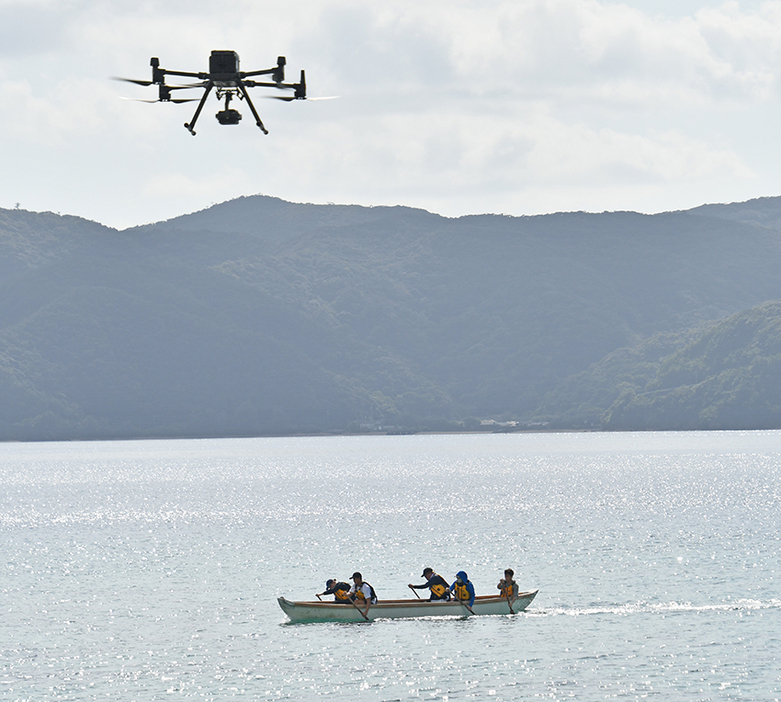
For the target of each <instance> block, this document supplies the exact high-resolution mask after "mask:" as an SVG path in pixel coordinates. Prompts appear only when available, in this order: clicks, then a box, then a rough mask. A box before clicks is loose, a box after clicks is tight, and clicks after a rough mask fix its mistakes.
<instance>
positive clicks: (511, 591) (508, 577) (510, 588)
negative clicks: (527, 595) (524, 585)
mask: <svg viewBox="0 0 781 702" xmlns="http://www.w3.org/2000/svg"><path fill="white" fill-rule="evenodd" d="M514 576H515V572H514V571H513V569H512V568H508V569H507V570H505V571H504V578H503V579H502V580H500V581H499V584H498V585H497V586H496V589H497V590H499V592H500V593H501V595H502V597H504V599H506V600H507V601H508V602H509V603H510V604H512V603H513V602H515V600H517V599H518V583H516V582H515V580H513V577H514Z"/></svg>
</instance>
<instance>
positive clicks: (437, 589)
mask: <svg viewBox="0 0 781 702" xmlns="http://www.w3.org/2000/svg"><path fill="white" fill-rule="evenodd" d="M431 592H432V593H433V594H434V595H436V596H437V597H442V596H443V595H444V594H445V593H446V592H447V588H446V587H445V586H444V585H441V584H437V585H432V586H431Z"/></svg>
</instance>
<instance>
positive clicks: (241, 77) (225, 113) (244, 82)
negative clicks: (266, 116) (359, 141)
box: [119, 51, 306, 136]
mask: <svg viewBox="0 0 781 702" xmlns="http://www.w3.org/2000/svg"><path fill="white" fill-rule="evenodd" d="M149 63H150V65H151V66H152V80H151V81H146V80H133V79H131V78H120V79H119V80H124V81H128V82H130V83H136V84H137V85H157V86H158V91H159V92H158V99H157V100H145V101H144V102H176V103H180V102H196V101H197V102H198V107H197V108H196V109H195V114H194V115H193V118H192V119H191V120H190V121H189V122H185V124H184V126H185V128H186V129H187V131H189V132H190V134H192V135H193V136H195V123H196V122H197V121H198V117H199V115H200V114H201V110H202V109H203V106H204V104H205V103H206V98H208V97H209V93H211V91H212V90H214V91H215V93H216V95H217V99H218V100H222V99H224V100H225V104H224V107H223V109H222V110H220V111H219V112H218V113H217V114H216V115H215V116H216V117H217V121H218V122H219V123H220V124H238V123H239V121H240V120H241V113H239V112H238V111H237V110H234V109H232V108H231V107H230V102H231V100H232V99H233V98H234V97H238V99H239V100H246V101H247V106H248V107H249V109H250V111H251V112H252V116H253V117H254V118H255V124H256V125H257V126H258V127H259V128H260V130H261V131H262V132H263V133H264V134H268V130H267V129H266V128H265V127H264V126H263V122H262V121H261V119H260V117H259V115H258V113H257V110H255V106H254V105H253V104H252V100H250V96H249V93H248V92H247V88H258V87H260V88H275V89H278V90H292V91H293V94H292V95H285V96H281V95H272V96H267V97H275V98H276V99H278V100H285V101H291V100H306V78H305V76H304V71H303V70H302V71H301V78H300V80H299V82H298V83H285V82H284V80H285V64H286V61H285V57H284V56H280V57H278V58H277V65H276V66H275V67H274V68H267V69H264V70H261V71H249V72H246V73H242V72H241V71H240V70H239V55H238V54H237V53H236V52H235V51H212V52H211V56H209V72H208V73H191V72H188V71H169V70H168V69H165V68H160V60H159V59H158V58H156V57H153V58H152V59H151V60H150V62H149ZM166 76H181V77H184V78H196V79H197V80H198V81H199V82H198V83H190V84H189V85H167V84H166V82H165V77H166ZM255 76H271V81H266V82H263V81H260V82H259V81H256V80H252V78H253V77H255ZM195 88H203V90H204V92H203V95H202V96H201V97H200V98H172V97H171V91H173V90H192V89H195Z"/></svg>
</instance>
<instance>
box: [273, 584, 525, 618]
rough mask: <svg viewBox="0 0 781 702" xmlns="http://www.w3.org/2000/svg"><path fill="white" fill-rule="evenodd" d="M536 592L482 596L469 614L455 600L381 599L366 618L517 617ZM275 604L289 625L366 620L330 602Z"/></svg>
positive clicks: (352, 609) (350, 608)
mask: <svg viewBox="0 0 781 702" xmlns="http://www.w3.org/2000/svg"><path fill="white" fill-rule="evenodd" d="M537 592H538V591H537V590H534V591H532V592H522V593H520V595H519V596H518V599H517V600H515V601H514V602H513V603H512V610H511V608H510V605H509V604H508V602H507V600H506V599H504V598H502V597H495V596H492V595H484V596H482V597H477V598H475V603H474V604H473V605H472V612H470V611H469V610H468V609H467V608H466V606H465V605H463V604H461V603H460V602H458V601H455V600H452V601H450V602H429V601H428V600H380V602H378V603H377V604H375V605H372V606H371V607H370V608H369V613H368V619H369V621H374V620H375V619H409V618H412V617H471V616H472V614H473V613H474V614H476V615H482V614H516V613H517V612H522V611H523V610H524V609H526V608H527V607H528V606H529V604H530V603H531V601H532V600H533V599H534V597H535V596H536V595H537ZM277 601H278V602H279V606H280V607H281V608H282V610H283V611H284V612H285V614H287V616H288V618H289V619H290V621H291V622H362V621H366V620H365V619H364V618H363V615H362V614H361V612H360V611H358V609H357V608H356V607H354V606H353V605H350V604H346V605H345V604H335V603H333V602H292V601H291V600H286V599H285V598H284V597H278V598H277Z"/></svg>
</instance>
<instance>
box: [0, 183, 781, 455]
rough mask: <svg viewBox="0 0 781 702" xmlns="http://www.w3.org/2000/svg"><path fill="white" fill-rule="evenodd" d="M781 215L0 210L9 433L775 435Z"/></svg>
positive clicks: (745, 207) (286, 207)
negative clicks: (131, 216) (141, 220)
mask: <svg viewBox="0 0 781 702" xmlns="http://www.w3.org/2000/svg"><path fill="white" fill-rule="evenodd" d="M779 264H781V198H762V199H759V200H754V201H750V202H747V203H739V204H732V205H707V206H703V207H699V208H696V209H694V210H691V211H688V212H671V213H665V214H659V215H641V214H636V213H628V212H616V213H603V214H586V213H560V214H553V215H545V216H536V217H508V216H498V215H477V216H469V217H461V218H457V219H448V218H444V217H440V216H438V215H434V214H430V213H428V212H425V211H422V210H416V209H410V208H405V207H374V208H367V207H358V206H342V205H309V204H293V203H289V202H284V201H282V200H278V199H275V198H270V197H264V196H254V197H245V198H239V199H237V200H233V201H230V202H226V203H222V204H220V205H216V206H214V207H211V208H209V209H207V210H203V211H201V212H196V213H194V214H190V215H186V216H183V217H178V218H176V219H172V220H169V221H166V222H161V223H158V224H154V225H149V226H145V227H139V228H134V229H129V230H125V231H116V230H113V229H110V228H107V227H103V226H101V225H100V224H97V223H94V222H88V221H86V220H82V219H79V218H77V217H61V216H58V215H54V214H51V213H34V212H27V211H23V210H0V400H1V402H0V438H2V439H5V440H11V439H14V440H30V439H56V438H102V437H103V438H109V437H112V438H113V437H136V436H235V435H262V434H276V433H297V432H321V431H323V432H325V431H336V432H338V431H356V430H361V429H368V428H373V427H376V426H383V427H387V426H388V425H391V426H392V427H395V428H396V429H397V430H420V429H458V428H475V427H477V426H479V424H480V420H487V419H493V420H497V421H516V422H519V423H521V425H535V426H536V425H539V424H540V423H545V425H546V426H548V427H562V428H580V427H587V428H608V429H646V428H654V429H658V428H664V429H678V428H680V429H683V428H686V429H691V428H695V429H696V428H752V427H756V428H766V427H777V426H781V392H779V391H781V387H778V386H779V381H778V380H776V379H777V378H778V377H779V373H778V370H779V368H778V367H777V366H778V365H779V364H781V332H780V331H779V329H781V321H779V316H780V314H781V279H780V278H779V275H778V271H779Z"/></svg>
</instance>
